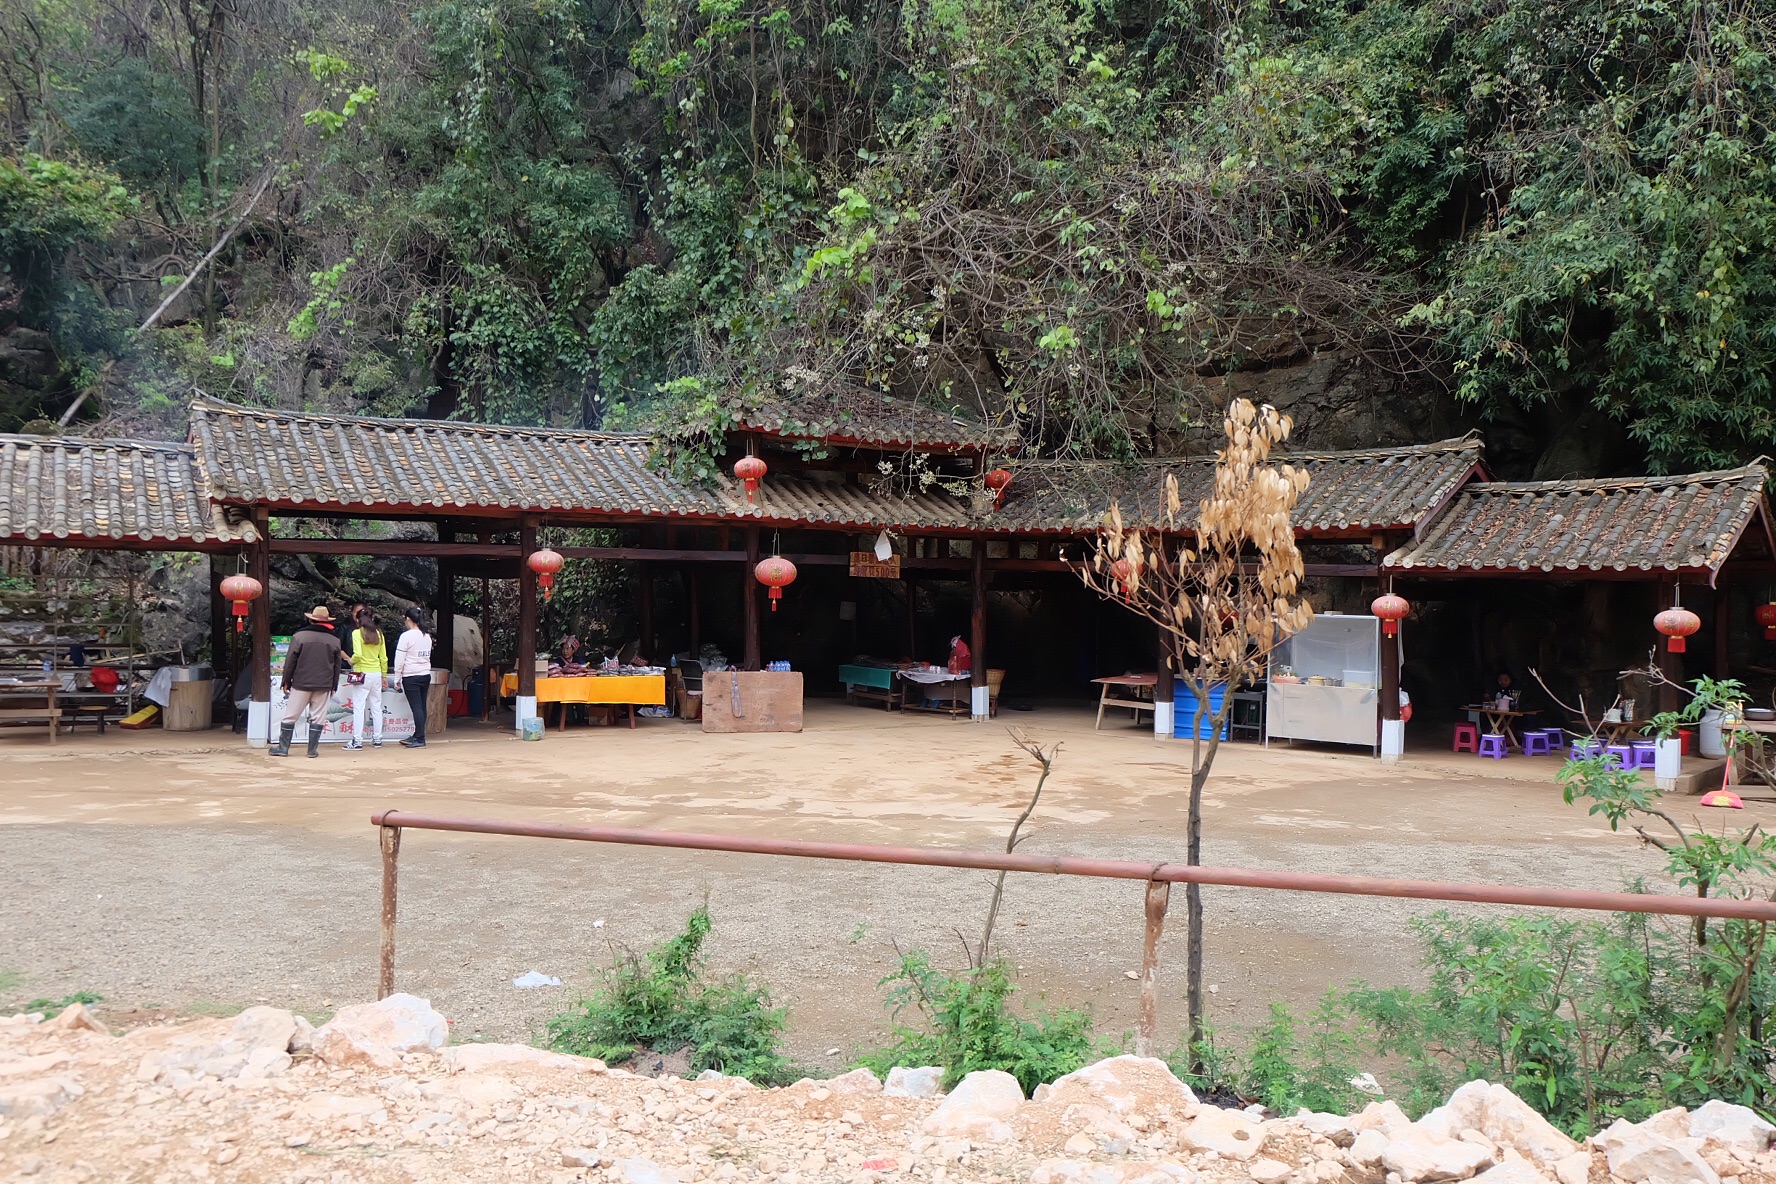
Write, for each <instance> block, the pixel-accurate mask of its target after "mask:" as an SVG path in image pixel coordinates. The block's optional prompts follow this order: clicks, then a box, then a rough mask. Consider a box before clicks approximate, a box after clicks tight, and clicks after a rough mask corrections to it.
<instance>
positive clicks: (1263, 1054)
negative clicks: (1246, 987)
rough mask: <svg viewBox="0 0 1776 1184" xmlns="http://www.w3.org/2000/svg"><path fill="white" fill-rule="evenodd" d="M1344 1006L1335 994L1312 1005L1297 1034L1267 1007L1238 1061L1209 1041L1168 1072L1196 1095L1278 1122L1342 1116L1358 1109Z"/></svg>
mask: <svg viewBox="0 0 1776 1184" xmlns="http://www.w3.org/2000/svg"><path fill="white" fill-rule="evenodd" d="M1352 1029H1353V1025H1352V1023H1351V1017H1350V1014H1349V1011H1348V1009H1347V1007H1346V1004H1345V1000H1344V999H1343V997H1342V996H1340V995H1339V994H1338V993H1336V992H1332V993H1328V994H1327V995H1326V996H1325V997H1323V998H1322V999H1321V1000H1320V1003H1319V1005H1318V1007H1316V1008H1315V1010H1314V1014H1313V1017H1312V1019H1311V1020H1310V1021H1309V1025H1308V1029H1307V1031H1306V1032H1305V1033H1303V1032H1301V1031H1300V1028H1299V1024H1298V1022H1297V1020H1296V1018H1295V1015H1294V1013H1293V1012H1292V1011H1290V1009H1289V1008H1288V1006H1287V1005H1286V1004H1282V1003H1272V1004H1271V1005H1270V1016H1269V1018H1268V1019H1267V1020H1266V1021H1265V1023H1263V1024H1262V1025H1260V1026H1259V1027H1258V1028H1257V1029H1256V1030H1254V1031H1253V1032H1252V1033H1250V1036H1249V1039H1248V1040H1247V1042H1246V1049H1245V1052H1244V1054H1243V1055H1240V1054H1238V1053H1236V1052H1235V1051H1233V1050H1232V1049H1229V1048H1228V1047H1226V1046H1225V1045H1223V1044H1220V1043H1218V1042H1217V1041H1216V1040H1215V1038H1214V1036H1213V1034H1212V1033H1209V1032H1206V1031H1205V1038H1204V1039H1203V1040H1202V1041H1201V1042H1199V1043H1198V1044H1197V1045H1196V1047H1194V1048H1181V1049H1179V1050H1178V1051H1177V1052H1176V1053H1175V1054H1174V1055H1173V1056H1172V1057H1171V1064H1172V1070H1173V1072H1175V1073H1177V1074H1178V1076H1179V1077H1180V1078H1181V1079H1182V1080H1183V1081H1184V1082H1185V1083H1186V1084H1188V1085H1190V1086H1191V1087H1192V1088H1193V1089H1195V1090H1197V1091H1198V1092H1200V1093H1203V1094H1206V1095H1209V1096H1215V1095H1217V1094H1232V1095H1233V1096H1235V1097H1239V1098H1246V1099H1251V1100H1253V1101H1257V1102H1261V1103H1262V1104H1264V1105H1266V1106H1268V1107H1270V1108H1271V1109H1272V1110H1275V1111H1277V1112H1278V1113H1281V1114H1293V1113H1294V1112H1295V1111H1296V1110H1297V1109H1299V1108H1301V1107H1303V1106H1305V1107H1307V1108H1308V1109H1309V1110H1314V1111H1319V1112H1324V1113H1333V1114H1345V1113H1350V1112H1352V1111H1354V1110H1355V1109H1358V1108H1360V1107H1361V1106H1362V1105H1363V1094H1362V1093H1361V1092H1360V1091H1359V1090H1357V1089H1356V1088H1355V1087H1354V1086H1352V1085H1351V1084H1350V1079H1351V1078H1352V1077H1353V1076H1354V1075H1355V1074H1356V1072H1357V1064H1358V1053H1359V1051H1360V1046H1359V1042H1358V1040H1357V1038H1356V1036H1355V1035H1354V1034H1353V1030H1352Z"/></svg>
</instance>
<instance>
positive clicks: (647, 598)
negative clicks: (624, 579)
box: [637, 560, 663, 665]
mask: <svg viewBox="0 0 1776 1184" xmlns="http://www.w3.org/2000/svg"><path fill="white" fill-rule="evenodd" d="M640 566H641V572H640V576H641V588H640V593H641V595H640V597H639V600H640V604H639V605H638V606H637V608H638V610H639V612H638V614H637V615H638V616H639V617H640V618H641V620H640V622H639V625H640V629H639V632H640V634H641V652H642V655H643V656H644V657H646V658H647V659H648V660H649V661H653V659H654V657H655V654H654V565H653V564H651V563H649V562H647V561H646V560H643V561H642V563H641V565H640ZM656 665H663V663H656Z"/></svg>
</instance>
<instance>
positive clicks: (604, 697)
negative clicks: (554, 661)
mask: <svg viewBox="0 0 1776 1184" xmlns="http://www.w3.org/2000/svg"><path fill="white" fill-rule="evenodd" d="M517 693H518V676H517V675H516V674H508V675H506V676H505V677H504V678H502V679H500V695H501V696H502V697H504V698H511V697H512V696H513V695H516V694H517ZM536 699H537V703H538V704H543V703H608V704H611V705H612V706H618V707H627V708H629V726H630V727H632V728H633V727H634V726H635V709H636V708H637V707H663V706H665V705H666V676H665V675H664V674H588V675H579V676H576V677H572V678H566V677H564V678H538V679H537V680H536ZM561 726H562V727H563V728H565V727H566V726H567V709H566V708H565V707H564V708H562V711H561Z"/></svg>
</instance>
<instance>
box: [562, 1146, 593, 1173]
mask: <svg viewBox="0 0 1776 1184" xmlns="http://www.w3.org/2000/svg"><path fill="white" fill-rule="evenodd" d="M561 1166H562V1167H567V1168H595V1167H597V1166H598V1152H596V1151H588V1150H587V1149H586V1148H584V1147H566V1148H563V1149H562V1152H561Z"/></svg>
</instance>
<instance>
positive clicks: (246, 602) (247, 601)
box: [222, 575, 265, 633]
mask: <svg viewBox="0 0 1776 1184" xmlns="http://www.w3.org/2000/svg"><path fill="white" fill-rule="evenodd" d="M222 595H223V597H224V598H225V599H228V600H231V601H233V602H234V631H235V632H236V633H242V632H245V630H246V628H247V613H248V612H250V611H252V610H251V605H252V603H253V602H254V601H255V600H258V599H259V598H260V597H261V596H263V595H265V585H263V584H261V583H260V582H259V581H258V580H255V579H254V578H253V577H252V576H238V575H237V576H229V577H228V578H227V579H226V580H223V581H222Z"/></svg>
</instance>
